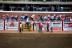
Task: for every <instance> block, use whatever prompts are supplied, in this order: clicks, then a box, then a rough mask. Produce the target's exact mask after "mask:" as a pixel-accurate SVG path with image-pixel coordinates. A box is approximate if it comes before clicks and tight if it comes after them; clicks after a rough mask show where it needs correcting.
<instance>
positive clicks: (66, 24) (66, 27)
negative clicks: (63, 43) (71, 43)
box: [64, 22, 72, 31]
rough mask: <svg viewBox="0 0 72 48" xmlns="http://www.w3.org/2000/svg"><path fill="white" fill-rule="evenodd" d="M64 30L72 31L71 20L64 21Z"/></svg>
mask: <svg viewBox="0 0 72 48" xmlns="http://www.w3.org/2000/svg"><path fill="white" fill-rule="evenodd" d="M64 31H72V22H70V23H64Z"/></svg>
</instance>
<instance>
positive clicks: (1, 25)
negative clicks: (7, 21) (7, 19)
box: [0, 21, 4, 30]
mask: <svg viewBox="0 0 72 48" xmlns="http://www.w3.org/2000/svg"><path fill="white" fill-rule="evenodd" d="M0 30H4V21H0Z"/></svg>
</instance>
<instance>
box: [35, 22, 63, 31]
mask: <svg viewBox="0 0 72 48" xmlns="http://www.w3.org/2000/svg"><path fill="white" fill-rule="evenodd" d="M51 23H53V30H55V31H61V30H62V22H51ZM51 23H50V27H49V30H50V28H51ZM34 30H39V25H38V23H36V24H35V25H34ZM42 30H43V31H44V30H47V26H46V23H43V28H42Z"/></svg>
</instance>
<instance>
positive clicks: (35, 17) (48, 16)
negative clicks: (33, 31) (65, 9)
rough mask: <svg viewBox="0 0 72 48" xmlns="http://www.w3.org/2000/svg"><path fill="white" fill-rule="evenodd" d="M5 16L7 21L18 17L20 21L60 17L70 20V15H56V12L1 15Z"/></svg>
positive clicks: (16, 19) (51, 19) (58, 19)
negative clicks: (45, 14)
mask: <svg viewBox="0 0 72 48" xmlns="http://www.w3.org/2000/svg"><path fill="white" fill-rule="evenodd" d="M4 17H5V18H6V20H7V21H9V20H11V21H18V19H20V20H21V21H25V22H29V21H38V22H39V21H42V22H45V21H47V20H48V19H49V20H50V21H61V20H62V18H64V21H66V22H68V21H72V17H71V16H68V15H56V14H48V15H47V16H42V15H38V16H36V15H35V14H32V15H31V16H28V14H22V15H21V16H18V15H15V16H14V15H12V16H9V14H7V15H3V18H4Z"/></svg>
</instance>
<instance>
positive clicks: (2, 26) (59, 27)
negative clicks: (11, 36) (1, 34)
mask: <svg viewBox="0 0 72 48" xmlns="http://www.w3.org/2000/svg"><path fill="white" fill-rule="evenodd" d="M4 22H5V23H4ZM13 23H14V24H13ZM22 23H23V24H24V22H22ZM38 23H39V22H35V23H33V22H31V31H38V28H39V26H38ZM11 24H13V26H12V25H11ZM19 24H20V21H14V22H12V21H8V22H7V21H6V20H5V21H4V20H0V30H19ZM50 24H53V30H54V31H72V22H64V21H63V20H62V21H59V22H51V23H50ZM50 28H51V26H50V27H49V30H50ZM46 30H47V29H46V22H43V31H46Z"/></svg>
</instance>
